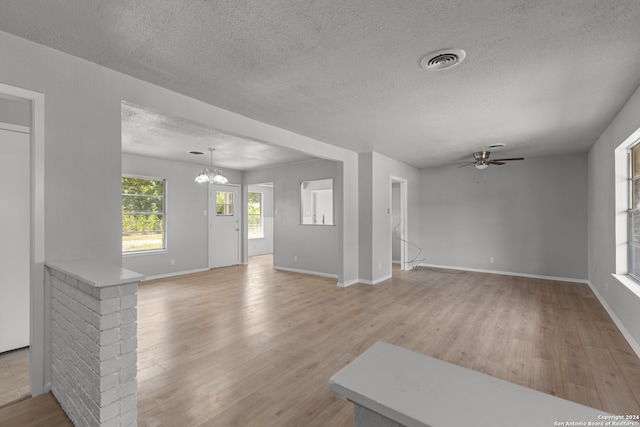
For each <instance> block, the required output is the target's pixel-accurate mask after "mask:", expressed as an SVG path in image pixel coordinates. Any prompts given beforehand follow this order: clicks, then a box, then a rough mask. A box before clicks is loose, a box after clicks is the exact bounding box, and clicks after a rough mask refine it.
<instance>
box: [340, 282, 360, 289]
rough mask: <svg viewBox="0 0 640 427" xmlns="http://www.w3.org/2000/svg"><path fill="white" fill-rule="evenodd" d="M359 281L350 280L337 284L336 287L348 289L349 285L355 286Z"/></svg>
mask: <svg viewBox="0 0 640 427" xmlns="http://www.w3.org/2000/svg"><path fill="white" fill-rule="evenodd" d="M359 282H360V281H359V280H350V281H348V282H338V287H339V288H348V287H349V286H351V285H355V284H356V283H359Z"/></svg>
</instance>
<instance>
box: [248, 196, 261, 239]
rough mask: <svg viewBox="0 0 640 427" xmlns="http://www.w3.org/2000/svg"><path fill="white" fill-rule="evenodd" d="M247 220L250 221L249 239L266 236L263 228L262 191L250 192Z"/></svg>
mask: <svg viewBox="0 0 640 427" xmlns="http://www.w3.org/2000/svg"><path fill="white" fill-rule="evenodd" d="M247 220H248V223H249V226H248V228H249V233H248V234H249V236H248V237H249V239H259V238H262V237H264V233H263V229H262V193H251V192H250V193H249V200H248V203H247Z"/></svg>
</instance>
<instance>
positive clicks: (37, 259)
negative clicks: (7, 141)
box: [0, 83, 51, 396]
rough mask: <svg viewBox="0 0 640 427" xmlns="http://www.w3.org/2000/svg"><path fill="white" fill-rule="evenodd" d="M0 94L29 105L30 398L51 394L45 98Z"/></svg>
mask: <svg viewBox="0 0 640 427" xmlns="http://www.w3.org/2000/svg"><path fill="white" fill-rule="evenodd" d="M0 93H2V94H5V95H9V96H13V97H17V98H21V99H24V100H26V101H28V102H29V103H30V104H31V137H30V147H29V149H30V153H29V156H30V168H31V170H30V172H29V174H30V176H31V183H30V187H31V190H30V202H31V203H30V205H31V207H30V209H29V210H30V214H29V215H30V229H31V237H30V240H31V242H30V249H29V254H30V267H29V269H30V272H29V273H30V274H29V276H30V280H29V282H30V283H29V286H30V295H29V310H30V313H29V317H30V321H31V325H30V331H29V346H30V350H29V389H30V392H31V395H32V396H38V395H41V394H44V393H46V392H48V391H50V390H51V384H50V379H49V378H50V375H51V374H50V372H49V370H48V369H45V366H49V365H50V356H49V354H50V345H49V344H48V343H49V327H50V325H49V322H48V321H47V319H49V317H50V312H49V304H45V301H48V299H49V292H48V290H47V288H46V287H45V283H44V282H45V280H44V277H45V275H44V261H45V259H44V94H42V93H38V92H34V91H31V90H27V89H22V88H18V87H14V86H10V85H7V84H3V83H0Z"/></svg>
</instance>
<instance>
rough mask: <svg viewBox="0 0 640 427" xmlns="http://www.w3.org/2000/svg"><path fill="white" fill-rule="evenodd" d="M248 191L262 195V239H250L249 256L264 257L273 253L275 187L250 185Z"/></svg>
mask: <svg viewBox="0 0 640 427" xmlns="http://www.w3.org/2000/svg"><path fill="white" fill-rule="evenodd" d="M248 191H249V192H252V193H254V192H255V193H262V232H263V237H262V238H256V239H249V243H248V254H249V256H253V255H264V254H271V253H273V187H266V186H264V185H249V186H248Z"/></svg>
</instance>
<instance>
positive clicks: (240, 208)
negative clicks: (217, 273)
mask: <svg viewBox="0 0 640 427" xmlns="http://www.w3.org/2000/svg"><path fill="white" fill-rule="evenodd" d="M208 185H209V224H208V225H209V227H208V231H209V234H208V246H207V248H208V251H207V258H208V265H209V268H210V269H211V268H216V265H214V262H213V256H212V249H211V248H212V247H213V244H214V242H213V237H214V232H213V221H214V218H215V217H216V210H215V200H216V196H215V194H214V193H215V190H216V188H219V187H232V188H235V189H237V190H238V200H237V201H234V202H233V204H234V207H233V208H234V212H237V213H238V253H237V254H236V257H237V258H236V260H237V262H236V264H240V263H241V256H240V255H241V253H242V240H241V236H242V233H241V232H240V231H241V230H242V224H243V220H242V218H243V216H244V215H243V212H244V209H245V204H244V203H243V202H242V201H243V197H242V188H241V187H240V185H238V184H208ZM212 208H213V209H212Z"/></svg>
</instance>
